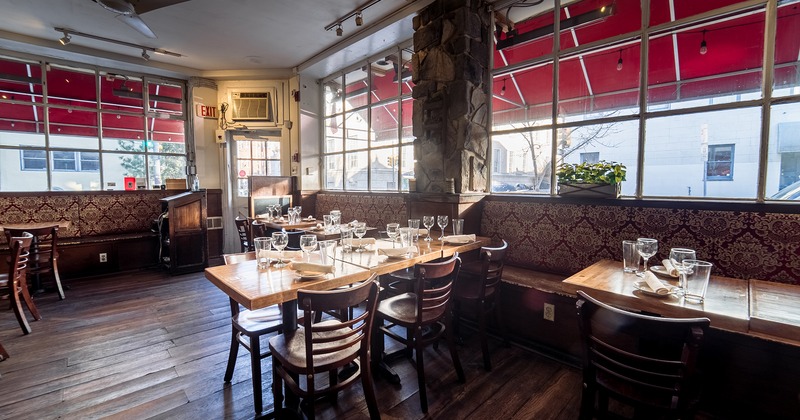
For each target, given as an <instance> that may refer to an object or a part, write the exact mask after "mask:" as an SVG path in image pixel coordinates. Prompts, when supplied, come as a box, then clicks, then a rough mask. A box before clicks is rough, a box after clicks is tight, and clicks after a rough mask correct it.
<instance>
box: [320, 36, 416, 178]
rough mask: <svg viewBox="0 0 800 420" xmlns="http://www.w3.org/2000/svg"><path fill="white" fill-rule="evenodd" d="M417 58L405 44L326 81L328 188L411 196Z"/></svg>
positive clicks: (324, 159) (324, 135) (324, 132)
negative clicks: (413, 67) (413, 75)
mask: <svg viewBox="0 0 800 420" xmlns="http://www.w3.org/2000/svg"><path fill="white" fill-rule="evenodd" d="M412 54H413V50H412V48H411V43H410V42H405V43H402V44H400V45H398V46H395V47H393V48H391V49H388V50H386V51H383V52H381V53H380V54H377V55H376V56H374V57H372V58H370V59H368V60H366V61H363V62H359V63H356V64H353V65H351V66H349V67H347V68H345V69H343V70H342V71H340V72H337V73H335V74H332V75H329V76H328V77H325V78H324V79H323V80H322V81H323V83H322V89H321V94H322V103H323V104H324V118H323V124H322V127H321V130H322V136H321V138H322V140H321V143H322V144H321V146H322V151H323V156H322V162H324V163H323V168H324V171H323V175H322V182H323V189H325V190H349V191H375V192H391V191H408V185H409V183H408V180H409V179H410V178H413V176H414V162H415V160H414V136H413V134H412V133H411V132H412V130H411V120H412V119H411V116H412V115H411V113H412V109H413V99H412V97H411V91H412V87H413V85H412V82H411V81H410V70H409V66H410V62H411V55H412ZM395 85H396V89H394V86H395Z"/></svg>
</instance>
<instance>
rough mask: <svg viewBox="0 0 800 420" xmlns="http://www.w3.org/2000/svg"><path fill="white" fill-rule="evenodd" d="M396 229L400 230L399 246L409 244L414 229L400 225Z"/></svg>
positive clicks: (411, 241)
mask: <svg viewBox="0 0 800 420" xmlns="http://www.w3.org/2000/svg"><path fill="white" fill-rule="evenodd" d="M398 231H400V246H402V247H403V248H408V247H409V246H411V244H412V243H413V241H414V229H411V228H408V227H402V228H400V229H398Z"/></svg>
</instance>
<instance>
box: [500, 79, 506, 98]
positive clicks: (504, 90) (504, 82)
mask: <svg viewBox="0 0 800 420" xmlns="http://www.w3.org/2000/svg"><path fill="white" fill-rule="evenodd" d="M500 96H506V79H503V87H501V88H500Z"/></svg>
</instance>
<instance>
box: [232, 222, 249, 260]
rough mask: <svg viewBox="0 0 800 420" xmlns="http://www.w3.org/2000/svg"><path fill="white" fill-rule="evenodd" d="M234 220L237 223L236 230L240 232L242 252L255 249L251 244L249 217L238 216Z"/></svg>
mask: <svg viewBox="0 0 800 420" xmlns="http://www.w3.org/2000/svg"><path fill="white" fill-rule="evenodd" d="M233 222H234V223H236V232H237V233H238V234H239V244H240V245H241V247H242V252H247V251H252V250H253V249H252V248H251V245H250V242H251V240H250V238H251V234H250V223H249V222H248V220H247V218H244V217H237V218H235V219H233Z"/></svg>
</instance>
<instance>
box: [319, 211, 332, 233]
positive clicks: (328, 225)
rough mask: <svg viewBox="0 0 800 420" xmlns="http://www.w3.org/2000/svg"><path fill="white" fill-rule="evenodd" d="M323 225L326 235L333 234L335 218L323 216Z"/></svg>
mask: <svg viewBox="0 0 800 420" xmlns="http://www.w3.org/2000/svg"><path fill="white" fill-rule="evenodd" d="M322 223H323V224H324V226H325V233H331V230H332V228H333V216H331V215H330V214H323V215H322Z"/></svg>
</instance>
